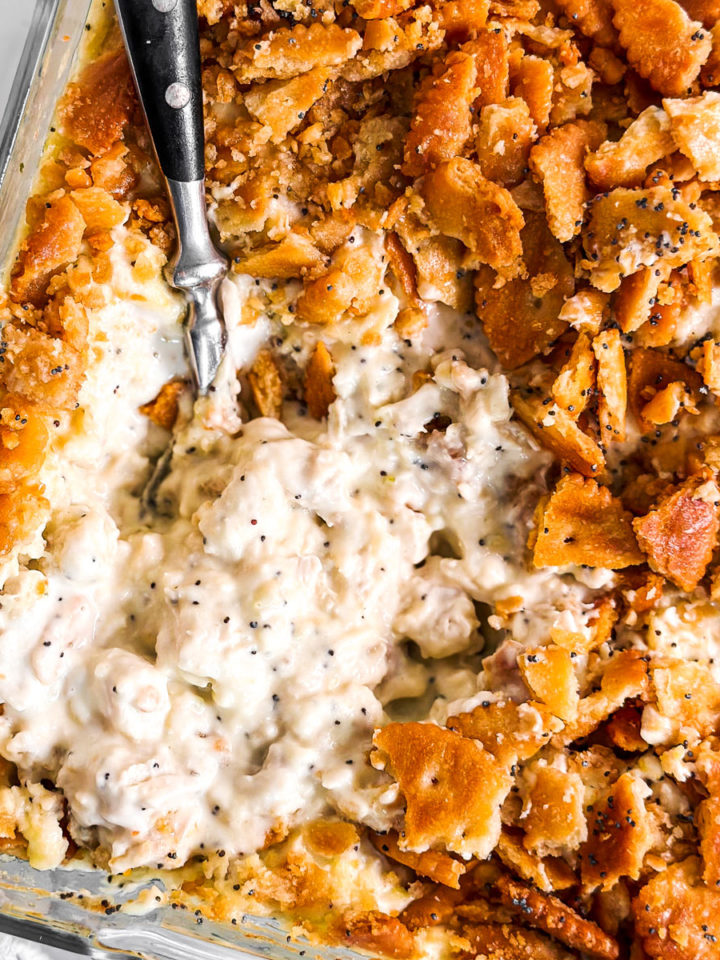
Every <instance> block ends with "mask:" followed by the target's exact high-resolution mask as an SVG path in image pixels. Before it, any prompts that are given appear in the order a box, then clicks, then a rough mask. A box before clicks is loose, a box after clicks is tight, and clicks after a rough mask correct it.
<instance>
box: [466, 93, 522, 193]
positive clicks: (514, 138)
mask: <svg viewBox="0 0 720 960" xmlns="http://www.w3.org/2000/svg"><path fill="white" fill-rule="evenodd" d="M535 139H536V130H535V124H534V123H533V120H532V118H531V116H530V111H529V109H528V105H527V104H526V103H525V101H524V100H521V99H520V98H519V97H509V98H508V99H507V100H503V101H502V103H494V104H488V105H487V106H484V107H483V108H482V110H481V112H480V122H479V124H478V129H477V133H476V135H475V150H476V152H477V158H478V163H479V164H480V169H481V170H482V173H483V176H484V177H486V178H487V179H488V180H494V181H495V183H499V184H500V185H501V186H503V187H510V186H514V185H515V184H517V183H519V182H520V181H521V180H522V179H523V177H524V176H525V171H526V169H527V165H528V158H529V156H530V147H531V146H532V144H533V142H534V140H535Z"/></svg>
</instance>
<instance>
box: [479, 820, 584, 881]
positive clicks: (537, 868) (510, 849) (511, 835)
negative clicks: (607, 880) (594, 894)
mask: <svg viewBox="0 0 720 960" xmlns="http://www.w3.org/2000/svg"><path fill="white" fill-rule="evenodd" d="M495 853H496V854H497V855H498V857H499V858H500V860H501V861H502V862H503V863H504V864H505V866H506V867H509V868H510V869H511V870H512V871H513V872H514V873H516V874H517V875H518V876H519V877H521V878H522V879H523V880H529V881H530V882H531V883H533V884H535V886H536V887H537V888H538V889H539V890H542V891H543V892H544V893H552V892H553V890H566V889H567V888H568V887H573V886H575V884H576V883H577V879H576V877H575V874H574V873H573V871H572V870H571V869H570V867H569V866H568V864H567V863H566V862H565V860H563V859H561V858H560V857H539V856H537V855H536V854H533V853H530V852H529V851H528V850H526V849H525V847H524V845H523V842H522V834H521V833H519V832H518V831H517V830H511V829H510V828H508V827H504V828H503V830H502V833H501V834H500V839H499V840H498V844H497V847H496V848H495Z"/></svg>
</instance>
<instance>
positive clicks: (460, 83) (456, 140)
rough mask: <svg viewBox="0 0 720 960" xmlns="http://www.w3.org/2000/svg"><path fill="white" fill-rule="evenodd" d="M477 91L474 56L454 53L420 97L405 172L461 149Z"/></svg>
mask: <svg viewBox="0 0 720 960" xmlns="http://www.w3.org/2000/svg"><path fill="white" fill-rule="evenodd" d="M476 95H477V67H476V63H475V57H474V56H472V55H471V54H469V53H463V52H461V51H455V52H454V53H451V54H450V55H449V56H448V58H447V60H446V61H445V70H444V71H443V73H442V74H441V75H440V76H439V77H437V78H436V79H435V80H433V82H432V83H431V84H429V86H428V87H427V89H425V90H424V91H423V92H422V93H421V94H420V96H419V98H418V102H417V104H416V106H415V112H414V114H413V118H412V121H411V124H410V133H409V134H408V137H407V140H406V142H405V160H404V163H403V173H405V174H406V175H407V176H409V177H417V176H420V175H421V174H423V173H424V172H425V171H427V170H432V169H434V168H435V167H437V166H438V164H440V163H443V162H445V161H449V160H451V159H452V158H453V157H455V156H457V154H459V153H462V150H463V148H464V146H465V143H466V142H467V141H468V140H469V138H470V135H471V133H472V114H471V112H470V107H471V106H472V103H473V101H474V99H475V97H476ZM466 162H469V161H466ZM460 239H462V238H460Z"/></svg>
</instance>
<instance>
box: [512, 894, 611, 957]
mask: <svg viewBox="0 0 720 960" xmlns="http://www.w3.org/2000/svg"><path fill="white" fill-rule="evenodd" d="M497 891H498V893H499V895H500V900H501V901H502V902H503V903H504V904H505V905H506V906H509V907H515V909H518V910H520V911H521V917H522V920H523V922H524V923H527V924H529V925H530V926H531V927H537V928H538V929H540V930H544V931H545V932H546V933H549V934H550V935H551V936H553V937H555V939H556V940H559V941H560V943H564V944H565V945H566V946H568V947H571V948H573V949H575V950H580V951H581V952H582V953H584V954H587V955H588V956H591V957H599V958H601V960H616V958H617V957H618V956H619V955H620V949H619V947H618V944H617V943H616V941H615V940H613V939H612V937H609V936H608V935H607V934H606V933H604V932H603V931H602V930H601V929H600V927H599V926H598V925H597V924H596V923H593V922H592V920H586V919H585V918H584V917H581V916H580V915H579V914H578V913H575V911H574V910H572V909H571V908H570V907H568V906H567V904H565V903H563V902H562V900H558V898H557V897H552V896H549V895H548V894H544V893H540V891H538V890H534V889H533V888H532V887H530V886H527V885H526V884H524V883H519V882H518V881H517V880H513V879H512V878H511V877H508V876H504V875H502V876H500V877H498V880H497Z"/></svg>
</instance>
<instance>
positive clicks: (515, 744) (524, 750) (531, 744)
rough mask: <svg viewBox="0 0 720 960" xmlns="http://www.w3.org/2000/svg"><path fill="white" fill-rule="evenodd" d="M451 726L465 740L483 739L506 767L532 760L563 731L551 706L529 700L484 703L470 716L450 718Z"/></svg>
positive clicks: (490, 750) (469, 714) (481, 740)
mask: <svg viewBox="0 0 720 960" xmlns="http://www.w3.org/2000/svg"><path fill="white" fill-rule="evenodd" d="M447 725H448V727H449V728H450V729H451V730H454V731H455V732H456V733H460V734H462V736H463V737H470V738H472V739H473V740H479V741H480V743H481V744H482V745H483V748H484V749H485V750H487V751H488V752H489V753H491V754H492V755H493V756H494V757H496V758H497V760H498V761H499V762H500V763H502V764H508V765H512V764H513V763H516V762H517V761H518V760H521V761H524V760H528V759H529V758H530V757H532V756H534V754H536V753H537V752H538V750H540V749H542V747H544V746H545V744H547V743H548V742H549V740H550V737H551V735H552V734H553V733H557V732H558V731H559V730H561V729H562V722H561V721H560V720H559V719H558V718H557V717H555V716H553V714H552V712H551V710H550V709H549V707H547V706H545V705H544V704H542V703H535V702H532V701H529V702H527V703H521V704H517V703H514V702H513V701H512V700H490V699H488V700H487V701H484V702H483V703H481V704H480V706H478V707H475V708H474V709H473V710H472V711H471V712H470V713H461V714H459V715H458V716H456V717H450V718H449V719H448V721H447Z"/></svg>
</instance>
